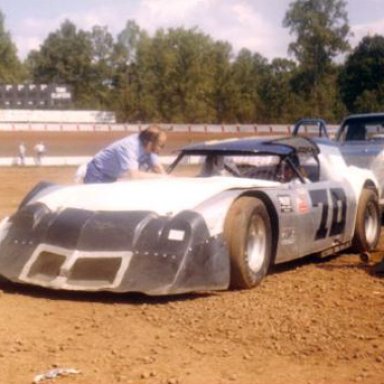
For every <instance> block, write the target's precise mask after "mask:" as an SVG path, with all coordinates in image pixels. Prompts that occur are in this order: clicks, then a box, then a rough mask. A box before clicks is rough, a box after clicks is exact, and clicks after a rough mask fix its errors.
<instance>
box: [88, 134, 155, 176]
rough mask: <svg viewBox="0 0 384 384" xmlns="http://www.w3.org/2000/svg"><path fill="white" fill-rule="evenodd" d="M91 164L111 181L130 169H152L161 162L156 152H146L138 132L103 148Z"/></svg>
mask: <svg viewBox="0 0 384 384" xmlns="http://www.w3.org/2000/svg"><path fill="white" fill-rule="evenodd" d="M90 164H92V166H93V167H94V168H96V169H97V171H98V173H100V174H102V175H103V176H105V178H106V179H109V180H110V181H111V180H116V179H118V178H119V177H121V176H122V175H123V174H124V173H125V172H126V171H128V170H131V171H135V170H140V171H148V170H151V169H152V168H153V167H154V166H155V165H158V164H159V157H158V156H157V155H156V154H155V153H148V152H145V150H144V146H143V144H142V143H141V141H140V140H139V134H137V133H136V134H133V135H130V136H127V137H125V138H123V139H121V140H118V141H115V142H114V143H112V144H110V145H109V146H108V147H106V148H104V149H102V150H101V151H100V152H98V153H97V154H96V155H95V157H94V158H93V160H92V161H91V163H90Z"/></svg>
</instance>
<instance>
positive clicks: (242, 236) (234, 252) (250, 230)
mask: <svg viewBox="0 0 384 384" xmlns="http://www.w3.org/2000/svg"><path fill="white" fill-rule="evenodd" d="M224 238H225V240H226V241H227V243H228V250H229V255H230V262H231V282H230V287H231V288H235V289H247V288H252V287H254V286H256V285H257V284H259V283H260V282H261V280H262V279H263V278H264V276H265V275H266V274H267V272H268V268H269V265H270V263H271V252H272V251H271V250H272V230H271V220H270V217H269V214H268V211H267V209H266V207H265V205H264V203H263V202H262V201H261V200H260V199H257V198H254V197H247V196H245V197H240V198H239V199H238V200H236V201H235V202H234V203H233V204H232V206H231V208H230V209H229V211H228V214H227V218H226V220H225V225H224Z"/></svg>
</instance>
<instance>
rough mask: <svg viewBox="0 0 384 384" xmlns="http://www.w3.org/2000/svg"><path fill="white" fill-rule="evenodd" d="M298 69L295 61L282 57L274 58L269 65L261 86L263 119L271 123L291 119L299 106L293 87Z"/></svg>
mask: <svg viewBox="0 0 384 384" xmlns="http://www.w3.org/2000/svg"><path fill="white" fill-rule="evenodd" d="M296 71H297V65H296V63H295V62H294V61H292V60H288V59H282V58H276V59H273V60H272V62H271V64H270V65H269V66H268V72H267V75H266V76H264V77H263V79H262V81H261V86H260V97H261V100H262V104H263V121H264V122H269V123H278V122H282V123H283V122H287V121H291V120H292V118H293V116H295V113H294V112H295V110H297V108H298V106H299V105H298V103H297V100H296V99H295V97H294V96H295V95H294V93H293V92H292V89H291V84H290V82H291V79H292V76H293V75H294V74H295V73H296Z"/></svg>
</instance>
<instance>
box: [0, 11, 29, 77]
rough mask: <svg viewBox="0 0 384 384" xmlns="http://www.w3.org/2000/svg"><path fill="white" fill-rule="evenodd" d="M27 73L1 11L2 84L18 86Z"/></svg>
mask: <svg viewBox="0 0 384 384" xmlns="http://www.w3.org/2000/svg"><path fill="white" fill-rule="evenodd" d="M25 75H26V74H25V71H24V68H23V66H22V64H21V63H20V61H19V59H18V57H17V50H16V46H15V44H14V43H13V42H12V39H11V35H10V33H9V32H7V31H6V30H5V17H4V15H3V13H2V12H1V11H0V82H2V83H10V84H16V83H18V82H20V81H21V80H23V79H24V77H25Z"/></svg>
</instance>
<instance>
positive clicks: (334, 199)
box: [292, 181, 353, 255]
mask: <svg viewBox="0 0 384 384" xmlns="http://www.w3.org/2000/svg"><path fill="white" fill-rule="evenodd" d="M292 188H294V189H295V195H296V202H297V203H296V211H297V215H298V219H297V227H298V240H299V252H300V254H301V255H307V254H312V253H317V252H320V251H323V250H325V249H327V248H330V247H332V246H334V245H336V244H342V243H344V242H346V241H347V240H348V239H349V237H350V231H351V228H350V226H351V225H353V224H352V223H351V222H353V220H352V219H353V217H349V216H351V207H350V206H349V204H350V202H351V196H350V195H351V191H349V189H348V188H345V186H344V185H343V184H342V183H341V182H335V181H321V182H314V183H305V184H303V185H302V186H293V187H292ZM348 222H349V223H348Z"/></svg>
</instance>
